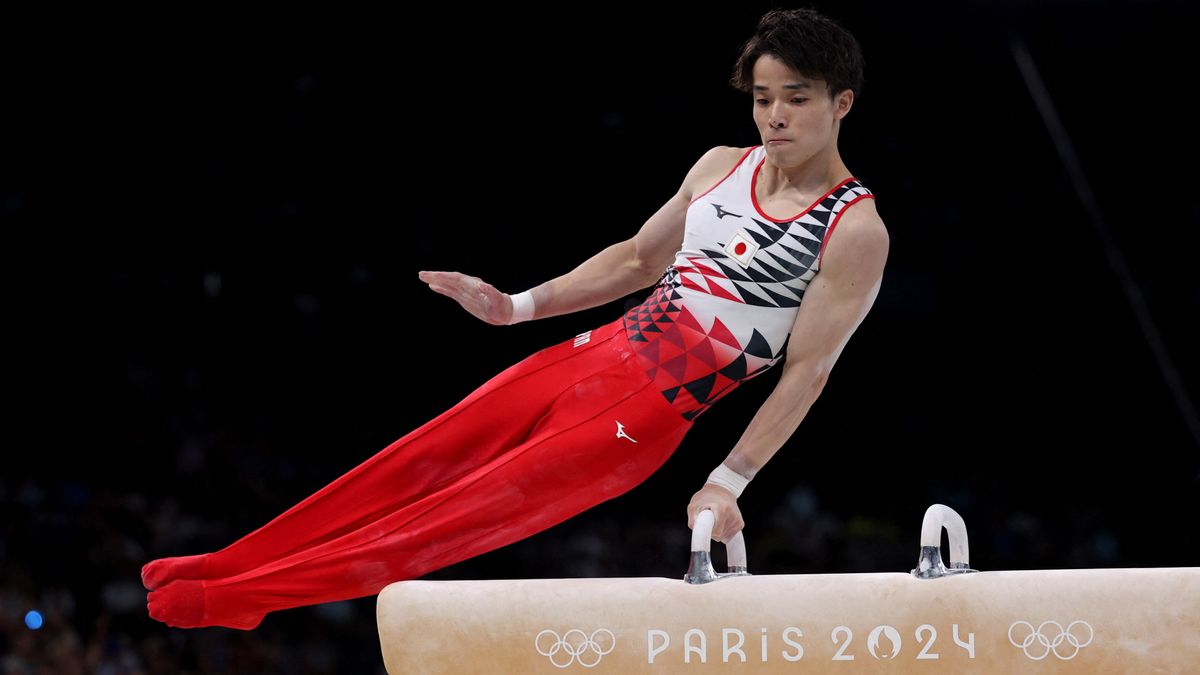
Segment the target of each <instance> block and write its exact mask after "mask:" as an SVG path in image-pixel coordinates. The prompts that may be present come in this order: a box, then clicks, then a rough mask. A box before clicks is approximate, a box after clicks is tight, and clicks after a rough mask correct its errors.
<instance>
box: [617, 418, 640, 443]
mask: <svg viewBox="0 0 1200 675" xmlns="http://www.w3.org/2000/svg"><path fill="white" fill-rule="evenodd" d="M614 421H616V420H614ZM617 438H628V439H629V440H631V441H633V442H634V443H637V441H635V440H634V439H633V437H631V436H630V435H629V434H627V433H625V425H624V424H621V423H620V422H617Z"/></svg>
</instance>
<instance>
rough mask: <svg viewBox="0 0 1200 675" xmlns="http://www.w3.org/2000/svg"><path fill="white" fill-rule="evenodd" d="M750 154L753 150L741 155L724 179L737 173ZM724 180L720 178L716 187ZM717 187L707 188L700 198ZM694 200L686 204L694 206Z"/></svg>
mask: <svg viewBox="0 0 1200 675" xmlns="http://www.w3.org/2000/svg"><path fill="white" fill-rule="evenodd" d="M754 147H755V148H756V147H758V146H757V145H756V146H754ZM752 152H754V148H750V149H749V150H747V151H746V154H744V155H742V158H741V159H739V160H738V161H737V164H734V165H733V168H732V169H730V170H729V173H727V174H725V178H729V177H730V176H732V175H733V172H734V171H737V168H738V167H739V166H741V165H742V162H744V161H746V158H747V157H749V156H750V153H752ZM725 178H722V179H721V180H719V181H717V185H720V184H721V183H724V182H725ZM717 185H714V186H712V187H710V188H708V189H707V190H705V191H704V194H702V195H700V197H703V196H704V195H706V194H708V193H710V192H712V191H713V190H716V189H717ZM700 197H696V199H700ZM696 199H693V200H692V201H690V202H688V206H691V205H692V204H694V203H695V202H696Z"/></svg>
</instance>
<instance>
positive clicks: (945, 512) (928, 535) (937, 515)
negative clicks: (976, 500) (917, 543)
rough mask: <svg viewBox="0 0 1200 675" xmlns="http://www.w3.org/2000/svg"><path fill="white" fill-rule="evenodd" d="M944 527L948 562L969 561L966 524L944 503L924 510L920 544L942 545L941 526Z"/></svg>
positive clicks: (969, 550)
mask: <svg viewBox="0 0 1200 675" xmlns="http://www.w3.org/2000/svg"><path fill="white" fill-rule="evenodd" d="M943 527H944V528H946V538H947V539H949V540H950V564H951V565H953V564H954V563H956V562H964V563H965V562H969V561H970V560H971V548H970V546H968V545H967V524H966V523H965V522H964V521H963V519H962V516H960V515H958V512H957V511H955V510H954V509H952V508H950V507H949V506H946V505H945V504H934V505H933V506H930V507H929V508H928V509H926V510H925V520H924V521H922V522H921V545H922V546H936V547H938V548H941V547H942V528H943Z"/></svg>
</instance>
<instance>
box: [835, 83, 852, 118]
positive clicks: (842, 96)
mask: <svg viewBox="0 0 1200 675" xmlns="http://www.w3.org/2000/svg"><path fill="white" fill-rule="evenodd" d="M853 106H854V90H853V89H843V90H842V91H841V92H839V93H838V95H837V96H834V97H833V118H834V119H836V120H840V119H842V118H843V117H845V116H846V115H847V114H848V113H849V112H850V108H851V107H853Z"/></svg>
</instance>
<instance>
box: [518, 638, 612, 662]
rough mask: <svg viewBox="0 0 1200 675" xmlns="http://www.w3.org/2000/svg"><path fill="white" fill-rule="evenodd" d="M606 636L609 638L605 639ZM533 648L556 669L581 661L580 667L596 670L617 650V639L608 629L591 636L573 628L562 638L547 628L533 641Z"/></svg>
mask: <svg viewBox="0 0 1200 675" xmlns="http://www.w3.org/2000/svg"><path fill="white" fill-rule="evenodd" d="M601 633H603V634H604V635H601ZM605 635H607V636H608V637H607V638H605V637H604V636H605ZM543 636H545V637H546V639H545V640H543V639H542V637H543ZM597 636H599V639H597ZM533 646H534V648H535V649H537V651H538V653H539V654H541V655H542V656H546V657H549V658H550V663H553V664H554V665H555V667H558V668H566V667H567V666H570V665H571V664H572V663H575V662H576V661H579V665H581V666H583V667H584V668H595V667H596V665H597V664H599V663H600V659H601V658H603V657H604V655H605V654H607V653H609V652H611V651H612V650H613V649H615V648H616V646H617V638H616V637H615V636H614V635H613V634H612V631H610V630H608V629H607V628H597V629H596V630H594V631H592V634H591V635H588V634H587V633H584V632H583V631H581V630H579V629H578V628H572V629H571V630H569V631H567V632H566V633H564V634H563V636H562V637H559V636H558V633H556V632H554V631H552V630H550V629H549V628H547V629H546V630H544V631H542V632H540V633H538V634H537V637H535V638H534V639H533Z"/></svg>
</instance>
